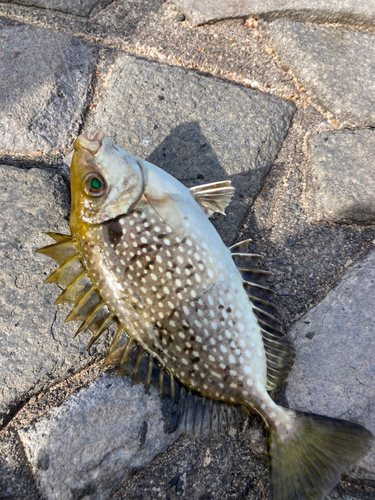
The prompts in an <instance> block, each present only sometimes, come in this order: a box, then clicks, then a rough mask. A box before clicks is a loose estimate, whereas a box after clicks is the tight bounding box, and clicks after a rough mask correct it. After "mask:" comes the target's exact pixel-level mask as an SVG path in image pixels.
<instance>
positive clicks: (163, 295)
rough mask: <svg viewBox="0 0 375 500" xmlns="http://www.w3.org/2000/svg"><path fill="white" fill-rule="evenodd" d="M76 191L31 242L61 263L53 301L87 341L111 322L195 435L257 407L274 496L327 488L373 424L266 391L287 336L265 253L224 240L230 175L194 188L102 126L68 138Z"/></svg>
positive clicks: (122, 356) (364, 443)
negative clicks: (63, 230)
mask: <svg viewBox="0 0 375 500" xmlns="http://www.w3.org/2000/svg"><path fill="white" fill-rule="evenodd" d="M71 192H72V208H71V216H70V228H71V231H72V236H67V235H60V234H54V233H47V234H48V235H49V236H51V237H52V238H53V239H54V240H55V243H54V244H53V245H49V246H48V247H45V248H42V249H40V250H39V252H40V253H42V254H45V255H47V256H49V257H52V258H53V259H55V260H56V262H57V263H58V265H59V266H60V267H59V268H58V269H56V271H54V272H53V273H52V274H51V275H50V276H49V277H48V278H47V279H46V282H47V283H59V284H60V285H63V287H64V288H65V290H64V291H63V292H62V294H61V295H60V296H59V298H58V299H57V301H56V303H57V304H58V303H62V302H68V303H71V304H74V306H73V309H72V310H71V312H70V314H69V315H68V317H67V321H81V326H80V327H79V328H78V331H77V333H79V332H81V331H82V330H85V329H89V330H91V331H92V333H93V336H92V339H91V341H90V344H89V346H91V345H92V344H93V343H94V342H95V341H96V340H98V338H99V337H100V335H101V334H102V333H103V332H104V330H105V329H106V328H107V326H109V325H111V324H113V323H115V324H116V325H117V333H116V335H115V336H114V338H113V340H112V342H111V346H110V349H109V352H108V354H107V357H106V360H105V363H106V364H114V365H117V366H119V373H120V374H123V375H129V376H131V377H132V384H133V383H137V382H138V380H139V381H140V382H143V383H145V390H146V392H147V391H148V390H149V386H150V385H151V384H152V385H157V386H158V387H159V388H160V392H161V394H162V395H165V396H168V397H170V398H171V399H172V402H173V403H178V404H179V409H180V423H182V425H183V426H184V429H185V431H188V430H189V431H190V432H191V433H192V434H193V435H194V434H195V433H196V432H198V429H197V424H198V427H199V429H200V430H199V433H200V435H202V431H203V428H204V426H205V422H206V423H207V425H208V428H209V434H210V435H211V433H212V430H213V428H214V427H216V429H217V432H218V433H220V432H221V431H222V428H223V425H224V427H228V426H229V425H230V422H231V421H233V422H236V421H238V420H239V421H242V420H243V417H244V413H246V411H248V410H250V411H252V412H255V413H257V414H258V415H259V416H260V417H261V418H262V420H263V421H264V423H265V426H266V429H267V432H268V444H269V457H270V470H271V474H270V498H271V500H304V499H306V500H307V499H311V498H315V499H319V498H323V496H324V495H325V494H327V493H328V492H329V491H330V490H331V489H332V488H333V487H334V486H335V484H336V483H337V482H338V480H339V477H340V474H341V473H342V472H344V471H346V470H347V469H348V468H349V467H350V465H351V464H352V463H353V462H354V461H356V460H358V459H359V458H361V457H362V456H363V455H364V454H365V453H366V452H367V451H368V450H369V449H370V447H371V443H372V441H373V436H372V435H371V433H370V432H369V431H368V430H367V429H365V428H364V427H362V426H360V425H358V424H356V423H353V422H346V421H343V420H339V419H332V418H328V417H324V416H319V415H312V414H308V413H302V412H299V411H296V410H291V409H288V408H283V407H281V406H279V405H277V404H276V403H275V402H274V401H273V400H272V398H271V396H270V394H269V392H268V391H271V390H274V389H277V388H279V387H280V385H281V384H282V382H283V381H284V379H285V378H286V376H287V374H288V372H289V370H290V368H291V366H292V364H293V361H294V355H295V354H294V348H293V345H292V343H291V342H290V341H289V340H288V339H287V337H285V335H284V334H283V333H282V331H281V330H280V324H279V322H278V320H277V318H276V317H275V306H274V305H273V304H272V299H271V298H272V293H273V291H272V290H270V289H269V288H268V287H267V283H266V279H267V277H268V275H269V274H270V273H268V272H267V271H263V270H262V269H259V266H258V261H259V256H257V255H252V254H249V253H248V243H249V242H248V241H244V242H240V243H237V244H235V245H233V246H232V247H231V248H230V249H227V248H226V247H225V245H224V243H223V242H222V240H221V239H220V237H219V235H218V234H217V232H216V230H215V229H214V227H213V226H212V224H211V223H210V222H209V220H208V217H209V216H210V215H212V214H213V213H214V212H219V213H224V210H225V207H226V206H227V205H228V203H229V202H230V199H231V196H232V193H233V188H232V187H231V185H230V182H229V181H221V182H216V183H211V184H206V185H202V186H196V187H194V188H191V189H190V190H189V189H187V188H186V187H184V186H183V185H182V184H181V183H179V182H178V181H177V180H176V179H174V178H173V177H171V176H170V175H168V174H167V173H166V172H164V171H163V170H161V169H159V168H158V167H156V166H155V165H152V164H150V163H148V162H146V161H144V160H141V159H139V158H136V157H134V156H132V155H130V154H129V153H127V152H125V151H123V150H121V149H120V148H119V147H118V146H116V145H115V144H114V143H113V142H112V141H111V140H110V139H109V138H107V137H105V136H104V134H102V133H98V134H96V136H95V137H94V139H93V140H90V139H88V138H87V137H86V136H84V135H81V136H80V137H79V138H78V139H77V140H76V142H75V153H74V155H73V159H72V165H71ZM229 408H231V409H232V410H233V412H229V411H228V409H229ZM206 409H207V411H206ZM241 409H244V412H242V411H241ZM232 413H233V415H232ZM230 415H232V417H231V416H230Z"/></svg>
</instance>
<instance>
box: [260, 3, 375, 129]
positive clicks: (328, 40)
mask: <svg viewBox="0 0 375 500" xmlns="http://www.w3.org/2000/svg"><path fill="white" fill-rule="evenodd" d="M373 5H374V8H375V4H373ZM266 33H268V35H269V36H270V38H271V42H270V43H271V44H272V45H273V47H274V49H275V51H276V54H277V55H278V56H279V57H280V59H281V61H282V62H283V64H285V65H286V66H288V67H289V68H290V69H291V70H292V72H293V73H294V75H295V76H296V77H297V78H298V79H299V80H300V81H301V82H302V83H303V84H304V86H305V87H306V90H307V91H308V92H309V93H310V95H311V97H312V99H313V100H314V101H316V103H317V104H319V105H320V106H321V107H322V108H323V110H324V111H328V112H330V113H331V114H333V116H334V117H335V118H336V119H339V120H340V121H341V122H342V121H346V122H349V123H350V124H352V125H360V126H366V125H367V126H374V125H375V35H373V34H370V33H363V32H357V31H354V30H349V29H341V28H328V27H324V26H312V25H304V24H301V23H296V22H294V21H290V20H288V19H280V20H277V21H274V22H272V23H270V24H269V25H268V26H267V27H266Z"/></svg>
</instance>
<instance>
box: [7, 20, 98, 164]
mask: <svg viewBox="0 0 375 500" xmlns="http://www.w3.org/2000/svg"><path fill="white" fill-rule="evenodd" d="M0 67H1V72H0V122H1V128H0V157H3V158H4V157H7V156H8V155H16V156H21V157H24V156H31V158H33V159H34V160H37V159H38V158H39V157H40V156H41V155H42V154H47V155H52V156H57V155H58V154H59V151H58V150H64V149H65V148H66V147H67V146H68V144H69V143H71V142H72V140H73V138H74V136H75V135H76V134H77V131H78V126H79V124H80V123H81V122H82V112H83V110H84V108H85V104H86V99H87V93H88V89H89V87H90V82H91V77H92V73H93V69H94V55H93V53H92V50H91V49H90V48H89V47H88V46H87V45H85V44H84V43H82V42H81V41H80V40H79V39H78V38H75V37H73V36H70V35H67V34H66V33H62V32H60V31H54V30H47V29H42V28H38V27H35V26H14V27H8V28H4V29H2V30H0Z"/></svg>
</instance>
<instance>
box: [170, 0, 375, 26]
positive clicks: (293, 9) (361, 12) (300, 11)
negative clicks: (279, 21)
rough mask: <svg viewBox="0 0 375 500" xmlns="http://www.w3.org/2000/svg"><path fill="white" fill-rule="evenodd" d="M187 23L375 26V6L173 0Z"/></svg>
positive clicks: (360, 1) (341, 1) (346, 1)
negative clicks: (285, 20) (245, 20)
mask: <svg viewBox="0 0 375 500" xmlns="http://www.w3.org/2000/svg"><path fill="white" fill-rule="evenodd" d="M173 3H174V4H175V5H176V6H177V7H178V8H179V9H180V10H181V12H183V13H184V14H185V16H186V17H187V19H188V21H189V22H190V23H191V24H192V25H194V26H197V25H199V24H205V23H208V22H212V21H219V20H220V19H228V18H235V17H249V16H257V17H262V18H263V19H267V20H271V19H276V18H278V17H290V18H293V19H297V20H299V21H308V22H331V23H349V24H359V25H365V26H366V25H370V26H374V24H375V4H374V3H373V2H371V1H368V0H305V1H304V2H301V1H299V0H283V1H282V2H280V0H242V1H238V0H220V1H219V2H218V1H217V0H173Z"/></svg>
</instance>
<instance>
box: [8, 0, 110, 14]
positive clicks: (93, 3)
mask: <svg viewBox="0 0 375 500" xmlns="http://www.w3.org/2000/svg"><path fill="white" fill-rule="evenodd" d="M2 1H3V2H4V3H15V4H19V5H25V6H27V7H38V8H40V9H51V10H58V11H60V12H64V13H66V14H73V15H76V16H88V15H89V14H92V13H93V11H94V12H97V11H99V10H100V9H101V8H104V7H106V6H107V5H109V4H110V3H111V2H113V0H2Z"/></svg>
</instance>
